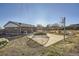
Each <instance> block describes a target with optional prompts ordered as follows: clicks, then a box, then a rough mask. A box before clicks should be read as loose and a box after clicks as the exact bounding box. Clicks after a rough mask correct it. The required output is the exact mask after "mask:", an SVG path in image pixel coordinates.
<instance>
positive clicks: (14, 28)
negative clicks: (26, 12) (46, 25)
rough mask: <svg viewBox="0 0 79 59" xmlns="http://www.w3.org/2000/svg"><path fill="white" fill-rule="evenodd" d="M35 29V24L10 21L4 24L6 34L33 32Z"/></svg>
mask: <svg viewBox="0 0 79 59" xmlns="http://www.w3.org/2000/svg"><path fill="white" fill-rule="evenodd" d="M34 30H35V26H34V25H30V24H24V23H19V22H13V21H9V22H8V23H6V24H5V25H4V33H5V34H6V35H19V34H27V33H32V32H33V31H34Z"/></svg>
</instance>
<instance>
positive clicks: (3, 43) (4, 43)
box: [0, 41, 8, 48]
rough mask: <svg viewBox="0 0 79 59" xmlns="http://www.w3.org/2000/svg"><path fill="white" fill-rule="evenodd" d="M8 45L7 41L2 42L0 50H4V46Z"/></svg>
mask: <svg viewBox="0 0 79 59" xmlns="http://www.w3.org/2000/svg"><path fill="white" fill-rule="evenodd" d="M7 43H8V42H7V41H1V42H0V48H2V47H3V46H5V45H7Z"/></svg>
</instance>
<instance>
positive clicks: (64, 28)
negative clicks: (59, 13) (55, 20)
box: [62, 17, 66, 40]
mask: <svg viewBox="0 0 79 59" xmlns="http://www.w3.org/2000/svg"><path fill="white" fill-rule="evenodd" d="M62 24H63V32H64V35H63V37H64V40H65V36H66V18H65V17H62Z"/></svg>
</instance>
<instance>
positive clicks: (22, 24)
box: [4, 21, 35, 27]
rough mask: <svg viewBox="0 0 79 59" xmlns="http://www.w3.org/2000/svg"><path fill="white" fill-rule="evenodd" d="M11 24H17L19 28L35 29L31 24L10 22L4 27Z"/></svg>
mask: <svg viewBox="0 0 79 59" xmlns="http://www.w3.org/2000/svg"><path fill="white" fill-rule="evenodd" d="M9 23H13V24H15V25H17V26H19V27H35V26H34V25H31V24H24V23H20V22H14V21H9V22H8V23H6V24H5V25H4V27H5V26H6V25H7V24H9Z"/></svg>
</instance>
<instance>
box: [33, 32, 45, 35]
mask: <svg viewBox="0 0 79 59" xmlns="http://www.w3.org/2000/svg"><path fill="white" fill-rule="evenodd" d="M34 35H46V33H45V32H37V33H34Z"/></svg>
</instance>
